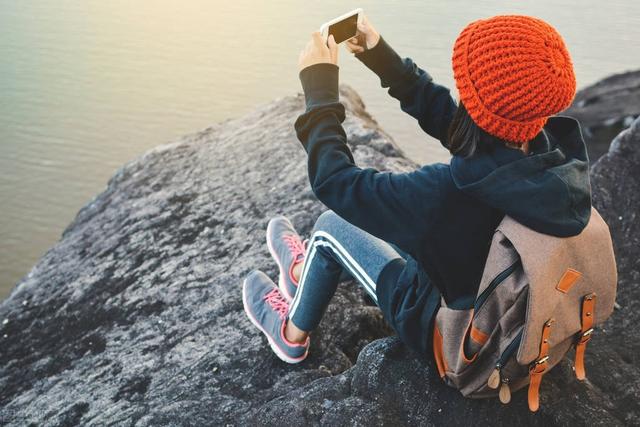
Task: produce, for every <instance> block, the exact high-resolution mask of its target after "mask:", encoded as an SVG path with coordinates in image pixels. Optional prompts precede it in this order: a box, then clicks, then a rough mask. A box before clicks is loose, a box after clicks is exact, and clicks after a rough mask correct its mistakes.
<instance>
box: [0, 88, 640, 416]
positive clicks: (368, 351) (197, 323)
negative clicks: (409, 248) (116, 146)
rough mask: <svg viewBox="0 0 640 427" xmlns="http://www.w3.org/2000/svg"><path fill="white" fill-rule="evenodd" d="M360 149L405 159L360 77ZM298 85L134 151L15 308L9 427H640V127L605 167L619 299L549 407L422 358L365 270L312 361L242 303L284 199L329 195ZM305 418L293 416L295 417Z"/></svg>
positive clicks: (24, 288) (354, 136)
mask: <svg viewBox="0 0 640 427" xmlns="http://www.w3.org/2000/svg"><path fill="white" fill-rule="evenodd" d="M341 95H342V101H343V102H344V103H345V104H346V106H347V111H348V115H347V120H346V122H345V129H346V131H347V134H348V137H349V141H350V144H351V146H352V148H353V150H354V153H355V157H356V160H357V161H358V162H359V163H360V164H361V165H365V166H373V167H376V168H379V169H390V170H408V169H410V168H412V167H414V166H415V165H413V164H412V163H411V162H410V161H408V160H406V159H405V158H404V157H403V156H402V153H400V151H399V150H398V149H397V148H396V147H395V146H394V144H393V142H392V140H391V138H390V137H389V136H388V135H386V134H385V133H384V132H383V131H382V130H381V129H380V128H378V126H377V124H376V123H375V122H374V121H373V120H372V119H371V117H370V116H369V115H368V114H367V113H366V112H365V110H364V106H363V104H362V102H361V100H360V99H359V97H358V96H357V94H355V93H354V92H353V91H352V90H351V89H349V88H347V87H343V88H342V89H341ZM302 108H303V101H302V97H301V96H300V95H298V96H297V97H287V98H282V99H279V100H276V101H274V102H272V103H270V104H268V105H265V106H263V107H261V108H259V109H257V110H256V111H254V112H253V113H251V114H249V115H247V116H245V117H242V118H238V119H234V120H228V121H226V122H223V123H220V124H218V125H215V126H213V127H211V128H209V129H206V130H204V131H202V132H200V133H198V134H195V135H191V136H189V137H186V138H184V139H183V140H181V141H179V142H177V143H175V144H171V145H165V146H161V147H159V148H157V149H155V150H152V151H150V152H149V153H147V154H145V155H144V156H143V157H141V158H140V159H138V160H135V161H133V162H131V163H129V164H127V165H125V166H124V167H123V168H122V169H121V170H120V171H118V173H117V174H116V175H115V176H114V177H113V178H112V180H111V181H110V182H109V184H108V187H107V189H106V190H105V191H104V192H103V193H102V194H100V195H99V196H97V197H96V198H95V199H94V200H92V201H91V202H90V203H89V204H88V205H87V206H85V207H84V208H83V209H82V210H81V211H80V212H79V213H78V215H77V217H76V219H75V220H74V221H73V223H72V224H71V225H70V226H69V227H68V228H67V230H66V231H65V232H64V234H63V237H62V239H61V240H60V242H59V243H58V244H57V245H56V246H54V247H53V248H52V249H51V250H50V251H48V252H47V253H46V255H45V256H44V257H43V258H42V259H41V260H40V262H39V263H38V264H37V265H36V266H35V267H34V268H33V270H32V271H31V272H30V273H29V274H28V275H27V276H26V277H25V278H24V279H23V280H22V281H21V282H20V283H19V284H18V285H17V286H16V288H15V289H14V291H13V293H12V294H11V295H10V297H9V298H8V299H7V300H5V301H3V302H2V303H1V304H0V366H2V368H0V425H4V424H8V425H16V426H18V425H20V426H22V425H50V426H58V425H76V424H81V425H136V426H157V425H225V424H231V425H247V424H262V425H282V424H283V423H284V424H312V425H345V424H352V425H368V424H374V425H405V424H421V425H438V424H453V425H468V424H471V423H473V424H496V422H497V423H500V424H515V423H521V424H526V425H567V424H572V425H574V424H575V425H584V424H601V425H620V424H638V423H640V404H639V403H638V402H640V391H639V384H640V368H639V366H640V363H639V360H638V354H640V348H639V344H638V340H637V339H635V338H636V337H637V332H636V331H635V329H634V328H633V326H634V325H637V324H638V321H639V320H640V319H639V317H640V316H639V314H638V311H637V310H635V307H634V305H637V303H638V302H639V301H640V294H639V291H638V286H637V285H638V283H639V281H640V272H639V267H638V263H637V259H638V255H639V254H638V248H639V247H640V245H639V242H638V236H639V234H640V233H639V230H638V223H639V221H638V219H637V215H639V214H640V184H639V182H638V172H639V168H640V158H639V157H638V150H637V147H638V146H639V144H640V124H639V123H638V122H636V124H635V126H634V128H633V130H632V131H629V132H627V133H626V134H623V135H621V136H620V137H618V138H617V139H616V142H615V143H614V144H613V146H612V149H611V151H610V152H609V154H607V155H606V156H604V157H603V158H602V159H601V160H600V161H599V162H598V164H597V165H596V166H595V167H594V168H593V182H594V193H595V195H594V202H595V203H596V206H597V207H598V208H599V209H600V211H601V212H602V213H603V215H604V216H605V219H606V220H607V221H608V222H609V224H611V228H612V231H613V234H614V240H615V243H616V250H617V253H618V259H619V263H620V264H619V267H620V288H619V294H620V297H619V299H618V301H619V303H620V306H621V308H620V309H619V310H617V311H616V312H615V313H614V315H613V317H612V318H611V319H610V321H608V322H607V323H606V325H605V326H604V327H603V328H602V330H600V331H598V333H597V334H596V336H595V338H594V339H593V341H592V343H591V344H590V345H589V349H588V354H589V357H588V359H587V369H588V375H589V381H587V382H586V383H584V384H580V383H578V382H577V381H575V380H574V378H573V373H572V371H571V369H570V364H569V363H568V362H565V363H563V364H562V365H560V366H559V367H558V368H557V369H555V370H554V371H553V372H552V373H551V374H549V375H547V376H545V380H544V382H543V386H542V402H541V403H542V408H541V410H540V411H539V412H538V413H537V414H530V413H529V411H528V409H527V407H526V398H525V395H524V394H523V393H517V394H516V395H515V396H514V398H513V401H512V403H511V404H510V405H508V406H502V405H501V404H499V403H498V402H497V401H494V400H482V401H470V400H466V399H464V398H462V396H461V395H460V394H459V393H458V392H457V391H455V390H453V389H450V388H448V387H446V386H444V385H443V384H442V383H441V381H440V379H439V378H438V377H437V375H436V373H435V368H434V366H433V365H432V364H431V363H430V362H428V361H420V360H417V359H416V358H414V357H413V356H412V355H411V354H410V353H409V352H408V350H407V349H406V348H405V347H404V345H403V344H402V343H400V342H399V341H398V340H397V339H396V338H395V337H393V336H389V335H391V331H390V330H389V329H388V328H387V327H386V326H385V325H384V323H383V321H382V318H381V315H380V313H379V310H378V309H377V308H376V307H373V306H372V305H371V304H370V302H369V301H367V299H366V297H365V295H364V293H363V292H361V291H360V290H359V289H358V288H357V287H356V286H355V285H353V284H352V283H345V284H343V285H341V286H340V288H339V290H338V293H337V295H336V298H335V299H334V301H333V303H332V305H331V306H330V308H329V310H328V312H327V315H326V317H325V319H324V320H323V322H322V324H321V326H320V328H319V330H318V331H316V332H315V333H314V335H313V341H312V347H311V353H310V357H309V359H308V360H306V361H305V362H304V363H302V364H299V365H295V366H290V365H286V364H284V363H282V362H280V361H279V360H278V359H277V358H276V357H275V356H274V355H273V354H272V353H271V351H270V350H269V348H268V346H267V344H266V340H265V339H264V338H263V336H262V335H261V334H260V333H259V332H258V331H257V329H256V328H255V327H253V325H251V323H250V322H249V320H248V319H247V318H246V316H245V315H244V312H243V310H242V302H241V295H240V283H241V280H242V278H243V277H244V276H245V275H246V274H247V273H248V272H249V271H250V270H251V269H253V268H259V269H262V270H264V271H265V272H267V273H268V274H269V275H270V276H271V277H275V275H276V269H275V266H274V264H273V262H272V261H271V260H270V258H269V255H268V251H267V249H266V245H265V244H264V232H265V228H266V223H267V220H268V218H269V217H271V216H273V215H275V214H278V213H283V214H286V215H288V216H290V217H291V218H292V219H293V221H294V223H295V225H296V226H297V227H298V228H299V229H300V230H301V231H302V232H303V233H308V231H309V230H310V228H311V226H312V224H313V221H314V219H315V218H316V217H317V216H318V215H319V213H320V212H322V210H323V207H322V206H321V205H320V204H319V203H318V202H317V201H316V199H315V198H314V196H313V194H312V193H311V191H310V189H309V186H308V183H307V178H306V165H305V154H304V152H303V150H302V148H301V147H300V146H299V143H298V142H297V140H296V138H295V135H294V133H293V126H292V125H293V120H294V119H295V117H296V116H297V115H298V114H299V113H300V112H301V111H302ZM292 417H293V418H292Z"/></svg>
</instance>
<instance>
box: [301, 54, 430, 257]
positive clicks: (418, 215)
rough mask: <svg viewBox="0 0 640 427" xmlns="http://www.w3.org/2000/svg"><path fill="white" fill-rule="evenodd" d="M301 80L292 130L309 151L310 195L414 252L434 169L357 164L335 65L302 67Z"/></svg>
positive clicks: (349, 219) (423, 221) (418, 241)
mask: <svg viewBox="0 0 640 427" xmlns="http://www.w3.org/2000/svg"><path fill="white" fill-rule="evenodd" d="M300 79H301V81H302V86H303V89H304V92H305V98H306V107H307V108H306V111H305V112H304V113H303V114H302V115H300V116H299V117H298V118H297V120H296V122H295V130H296V133H297V136H298V139H299V140H300V142H301V143H302V145H303V146H304V148H305V150H306V151H307V153H308V173H309V181H310V183H311V188H312V190H313V192H314V194H315V195H316V196H317V197H318V199H320V201H321V202H322V203H324V204H325V205H326V206H327V207H328V208H329V209H331V210H333V211H334V212H336V213H337V214H338V215H340V216H341V217H342V218H344V219H346V220H347V221H349V222H350V223H352V224H354V225H355V226H357V227H359V228H361V229H363V230H365V231H367V232H368V233H370V234H372V235H374V236H376V237H379V238H381V239H383V240H385V241H388V242H390V243H394V244H396V245H398V246H399V247H400V248H401V249H403V250H405V251H407V252H409V253H416V251H417V249H418V245H420V242H421V240H420V238H421V237H422V236H424V234H423V233H424V231H425V230H424V228H425V217H424V212H422V208H420V206H424V204H425V203H428V204H429V205H431V206H434V205H436V203H429V202H430V201H431V202H432V200H429V199H434V198H435V197H436V195H437V192H438V188H437V187H438V186H437V178H436V176H435V174H434V175H429V174H424V173H423V169H420V170H418V171H415V172H411V173H390V172H379V171H377V170H375V169H371V168H367V169H362V168H359V167H357V166H356V165H355V164H354V159H353V155H352V153H351V151H350V149H349V147H348V146H347V137H346V134H345V132H344V129H343V127H342V125H341V123H342V122H343V121H344V119H345V108H344V106H343V105H342V104H341V103H340V102H338V67H337V66H336V65H333V64H326V63H325V64H315V65H312V66H309V67H307V68H305V69H303V70H302V71H301V72H300ZM418 175H420V176H418ZM425 180H426V181H429V180H430V181H432V182H431V183H428V182H425ZM418 200H419V202H418V203H416V201H418Z"/></svg>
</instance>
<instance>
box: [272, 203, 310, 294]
mask: <svg viewBox="0 0 640 427" xmlns="http://www.w3.org/2000/svg"><path fill="white" fill-rule="evenodd" d="M267 247H268V248H269V252H270V253H271V256H272V257H273V259H275V260H276V263H277V264H278V268H279V269H280V276H279V278H278V287H279V288H280V291H282V294H283V295H284V296H285V297H286V298H287V299H288V300H289V301H291V300H292V299H293V297H294V296H295V295H296V291H297V290H298V282H297V281H296V280H295V279H294V278H293V267H294V266H295V265H296V264H299V263H301V262H303V261H304V256H305V252H306V247H305V244H304V243H303V242H302V239H300V236H299V235H298V233H297V232H296V230H295V228H293V224H291V221H289V219H287V218H286V217H284V216H281V215H280V216H277V217H275V218H273V219H271V221H269V225H268V226H267Z"/></svg>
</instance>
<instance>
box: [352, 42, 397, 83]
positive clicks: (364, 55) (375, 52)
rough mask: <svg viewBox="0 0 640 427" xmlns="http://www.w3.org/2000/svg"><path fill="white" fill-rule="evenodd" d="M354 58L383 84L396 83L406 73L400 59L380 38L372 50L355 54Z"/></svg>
mask: <svg viewBox="0 0 640 427" xmlns="http://www.w3.org/2000/svg"><path fill="white" fill-rule="evenodd" d="M356 58H358V59H359V60H360V61H361V62H362V63H363V64H364V65H366V66H367V68H369V69H370V70H371V71H373V72H374V73H376V74H377V75H378V77H380V80H382V81H385V82H394V81H398V80H400V79H401V78H402V76H403V75H404V74H405V72H406V70H405V64H404V62H403V60H402V58H400V56H399V55H398V54H397V53H396V51H395V50H393V48H392V47H391V46H389V44H388V43H387V42H386V40H385V39H384V38H382V36H380V40H378V43H377V44H376V45H375V46H374V47H373V48H371V49H368V50H365V51H364V52H361V53H357V54H356Z"/></svg>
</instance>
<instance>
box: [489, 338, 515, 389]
mask: <svg viewBox="0 0 640 427" xmlns="http://www.w3.org/2000/svg"><path fill="white" fill-rule="evenodd" d="M523 333H524V327H523V328H522V329H521V330H520V332H518V335H516V336H515V338H514V339H513V340H511V342H510V343H509V345H507V348H505V349H504V351H503V352H502V354H501V355H500V357H499V358H498V361H497V362H496V366H495V369H494V370H493V372H492V373H491V375H490V376H489V379H488V381H487V385H488V386H489V387H490V388H492V389H497V388H498V387H500V384H501V383H502V387H501V388H504V387H505V386H507V385H508V383H509V378H503V377H502V375H501V374H500V370H501V369H502V368H503V367H504V365H506V364H507V361H508V360H509V358H510V357H511V356H512V355H513V353H514V352H515V351H516V350H517V349H518V347H520V343H521V342H522V334H523Z"/></svg>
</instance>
